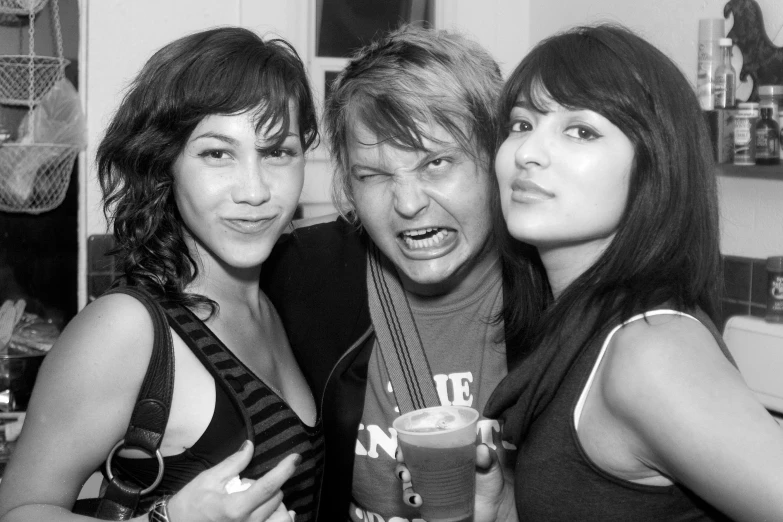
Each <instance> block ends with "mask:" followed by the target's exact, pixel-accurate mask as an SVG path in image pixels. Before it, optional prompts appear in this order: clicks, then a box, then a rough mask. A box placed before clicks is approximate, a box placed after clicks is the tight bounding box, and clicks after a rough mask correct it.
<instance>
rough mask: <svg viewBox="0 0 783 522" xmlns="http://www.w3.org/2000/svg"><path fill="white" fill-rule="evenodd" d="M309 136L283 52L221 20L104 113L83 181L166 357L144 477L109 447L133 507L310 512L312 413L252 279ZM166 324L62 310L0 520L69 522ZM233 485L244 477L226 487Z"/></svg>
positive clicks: (312, 133)
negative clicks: (66, 315)
mask: <svg viewBox="0 0 783 522" xmlns="http://www.w3.org/2000/svg"><path fill="white" fill-rule="evenodd" d="M317 136H318V132H317V127H316V116H315V111H314V105H313V99H312V95H311V93H310V88H309V85H308V80H307V76H306V73H305V70H304V66H303V64H302V62H301V60H300V59H299V56H298V55H297V53H296V51H295V50H294V49H293V48H292V47H291V46H290V45H289V44H288V43H286V42H284V41H282V40H267V41H264V40H263V39H261V38H260V37H259V36H258V35H256V34H255V33H253V32H252V31H249V30H247V29H241V28H231V27H226V28H218V29H212V30H208V31H203V32H200V33H196V34H192V35H189V36H186V37H183V38H181V39H179V40H176V41H174V42H172V43H170V44H169V45H167V46H165V47H164V48H162V49H161V50H160V51H158V52H157V53H156V54H155V55H153V57H152V58H151V59H150V60H149V61H148V62H147V64H146V65H145V66H144V68H143V69H142V70H141V72H140V73H139V75H138V77H137V78H136V79H135V80H134V82H133V83H132V84H131V86H130V89H129V91H128V92H127V95H126V96H125V98H124V99H123V100H122V103H121V104H120V107H119V109H118V111H117V113H116V114H115V115H114V118H113V120H112V122H111V123H110V125H109V126H108V129H107V131H106V135H105V137H104V139H103V141H102V142H101V145H100V147H99V149H98V154H97V156H98V157H97V164H98V178H99V181H100V183H101V187H102V189H103V194H104V203H105V211H106V213H107V216H108V218H109V221H110V223H111V224H113V229H114V239H115V250H114V255H115V259H116V266H117V269H118V271H119V272H120V273H121V274H122V278H121V281H120V283H121V284H122V285H124V287H130V288H134V289H136V290H135V291H136V292H143V293H144V294H146V295H147V296H149V297H151V298H152V299H154V300H155V301H157V302H158V303H160V305H161V307H162V308H163V309H164V310H165V313H166V314H167V316H168V323H169V325H170V331H171V337H172V339H173V352H174V369H175V372H174V383H173V393H172V398H171V407H170V413H169V416H168V422H167V424H166V425H165V432H164V433H163V437H162V442H161V444H160V450H159V452H160V454H162V460H163V463H164V473H163V475H162V477H161V480H160V483H159V484H158V483H157V482H156V475H158V474H159V469H160V468H159V464H158V460H157V459H156V458H155V457H154V456H152V455H147V454H145V453H142V452H139V451H138V449H135V448H133V447H126V446H124V445H122V444H119V445H118V446H117V447H119V448H120V449H119V451H118V452H117V453H116V456H114V459H113V463H114V466H113V467H115V468H116V470H115V474H116V475H117V476H121V477H122V478H123V480H124V481H125V483H126V484H129V485H130V486H133V487H138V488H147V489H152V491H149V492H148V494H147V495H145V496H144V497H142V499H141V504H140V507H139V509H137V510H136V518H134V519H133V520H148V519H149V520H172V521H174V522H185V521H200V520H237V521H239V520H242V521H245V520H248V521H262V520H269V521H275V522H282V521H290V520H291V514H290V513H289V510H293V511H295V512H296V520H297V521H304V520H312V519H313V518H314V513H315V508H316V502H317V491H318V485H319V480H320V478H319V474H320V469H321V463H322V461H323V456H322V451H323V440H322V435H321V431H320V422H317V419H316V406H315V403H314V401H313V398H312V395H311V394H310V391H309V388H308V386H307V383H306V382H305V379H304V376H303V375H302V373H301V371H300V370H299V367H298V365H297V363H296V360H295V359H294V356H293V354H292V352H291V349H290V346H289V344H288V340H287V337H286V333H285V331H284V330H283V326H282V324H281V322H280V319H279V317H278V316H277V312H276V311H275V309H274V307H273V306H272V304H271V302H270V301H269V300H268V299H267V297H266V296H265V295H264V293H263V292H261V291H260V289H259V277H260V272H261V265H262V263H264V261H265V260H266V259H267V257H268V256H269V253H270V252H271V250H272V247H273V246H274V244H275V242H276V241H277V239H278V238H279V236H280V235H281V234H282V233H283V231H284V230H286V228H287V227H288V226H289V225H290V222H291V219H292V217H293V215H294V211H295V209H296V205H297V203H298V201H299V195H300V192H301V189H302V184H303V180H304V164H305V158H304V155H305V152H306V151H307V149H308V148H309V147H310V146H311V145H312V144H313V143H314V141H315V140H316V139H317ZM168 330H169V328H168V325H165V324H164V325H163V326H162V331H157V330H155V329H154V327H153V321H152V320H151V316H150V314H149V313H148V312H147V309H146V308H145V305H144V304H142V302H141V301H140V300H137V299H136V298H134V297H132V296H131V295H126V294H123V293H110V294H109V295H105V296H102V297H99V298H98V299H97V300H96V301H94V302H93V303H91V304H89V305H88V306H87V307H86V308H85V309H84V310H83V311H82V312H81V313H79V314H78V315H77V316H76V317H75V318H74V320H73V321H72V322H71V323H70V324H69V325H68V327H67V328H66V329H65V331H64V332H63V334H62V336H61V337H60V338H59V340H58V341H57V343H56V344H55V345H54V347H53V348H52V350H51V352H50V353H49V354H48V355H47V357H46V360H45V362H44V364H43V366H42V368H41V371H40V373H39V375H38V381H37V383H36V386H35V390H34V392H33V397H32V400H31V402H30V406H29V409H28V411H27V416H26V420H25V424H24V428H23V431H22V434H21V436H20V439H19V441H18V445H17V447H16V450H15V451H14V453H13V456H12V459H11V462H10V464H9V465H8V468H7V469H6V471H5V474H4V476H3V481H2V486H0V506H1V507H0V515H2V520H3V522H11V521H16V520H33V519H35V520H63V521H65V520H85V518H82V517H81V516H79V515H75V514H73V513H71V509H72V506H73V505H74V502H75V500H76V498H77V495H78V494H79V490H80V488H81V487H82V484H84V482H85V481H86V480H87V478H88V477H89V476H90V474H91V473H92V472H93V471H94V470H96V469H97V468H98V467H99V466H101V465H102V463H103V462H104V461H105V460H106V459H107V456H109V455H112V454H114V451H115V450H116V449H117V447H115V445H116V444H118V441H120V440H122V439H123V435H124V433H125V432H126V429H127V427H128V423H129V421H130V419H131V412H132V410H133V407H134V403H135V402H136V398H137V395H138V394H139V389H140V388H141V385H142V380H143V379H144V376H145V372H146V371H147V367H148V365H149V364H150V358H151V353H152V346H153V338H155V337H159V336H161V335H163V336H167V335H169V331H168ZM159 385H160V384H159ZM134 418H135V417H134ZM112 448H114V449H112ZM237 475H239V477H241V479H240V478H238V477H237ZM236 482H241V483H244V484H245V487H246V488H248V489H247V490H246V491H234V489H235V488H229V489H227V486H229V485H230V484H236ZM154 484H158V485H157V486H154ZM236 489H240V490H241V489H243V487H242V486H241V484H240V485H239V487H238V488H236ZM150 501H154V504H153V505H152V506H151V509H152V511H151V512H149V514H146V513H145V507H144V506H147V507H146V509H150V507H149V503H150ZM148 516H149V518H148Z"/></svg>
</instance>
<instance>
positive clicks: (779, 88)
mask: <svg viewBox="0 0 783 522" xmlns="http://www.w3.org/2000/svg"><path fill="white" fill-rule="evenodd" d="M781 95H783V85H759V96H781Z"/></svg>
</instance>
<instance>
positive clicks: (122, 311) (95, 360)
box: [47, 294, 154, 370]
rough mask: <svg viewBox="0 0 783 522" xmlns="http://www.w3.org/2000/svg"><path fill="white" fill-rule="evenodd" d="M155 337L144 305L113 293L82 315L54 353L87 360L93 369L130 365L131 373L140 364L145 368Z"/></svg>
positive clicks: (77, 318) (66, 331) (80, 314)
mask: <svg viewBox="0 0 783 522" xmlns="http://www.w3.org/2000/svg"><path fill="white" fill-rule="evenodd" d="M153 338H154V332H153V326H152V318H151V317H150V315H149V312H147V309H146V308H145V306H144V305H143V304H142V303H141V302H139V301H138V300H137V299H135V298H133V297H131V296H129V295H125V294H111V295H106V296H102V297H99V298H98V299H96V300H95V301H94V302H92V303H90V304H88V305H87V306H86V307H85V308H84V309H83V310H82V311H81V312H79V314H77V315H76V317H74V318H73V320H72V321H71V322H70V323H69V324H68V326H67V327H66V328H65V330H64V331H63V333H62V334H61V335H60V338H59V339H58V340H57V343H55V346H54V347H53V349H52V350H53V352H54V353H63V356H66V357H68V358H71V357H75V358H77V359H79V360H82V359H83V358H88V359H89V360H90V361H91V365H92V366H94V367H95V366H100V367H102V368H104V369H106V368H108V367H123V366H124V365H126V364H127V365H129V366H125V368H126V369H128V370H130V369H132V368H133V367H135V366H138V365H139V361H141V364H142V366H141V367H142V368H146V364H147V361H148V360H149V354H150V353H151V352H152V342H153ZM55 349H56V350H55ZM48 358H49V357H48V356H47V359H48Z"/></svg>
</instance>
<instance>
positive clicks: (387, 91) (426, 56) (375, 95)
mask: <svg viewBox="0 0 783 522" xmlns="http://www.w3.org/2000/svg"><path fill="white" fill-rule="evenodd" d="M502 82H503V80H502V76H501V74H500V69H499V67H498V65H497V63H496V62H495V61H494V60H493V59H492V57H491V56H490V55H489V53H488V52H487V51H486V50H485V49H483V48H482V47H481V46H480V45H479V44H477V43H476V42H474V41H472V40H470V39H468V38H466V37H464V36H462V35H460V34H457V33H454V32H449V31H444V30H433V29H423V28H419V27H415V26H403V27H401V28H400V29H397V30H395V31H392V32H390V33H388V34H386V35H385V36H383V37H381V38H379V39H377V40H375V41H374V42H372V43H371V44H369V45H367V46H365V47H364V48H362V49H360V50H359V51H357V53H356V54H355V55H354V56H353V57H352V58H351V60H350V62H349V63H348V65H347V66H346V68H345V69H344V70H343V71H342V72H341V73H340V74H339V75H338V76H337V78H336V79H335V80H334V83H333V84H332V91H331V95H330V96H329V98H328V100H327V102H326V107H325V110H324V124H325V128H326V135H327V137H328V143H329V148H330V152H331V155H332V161H333V163H334V169H335V173H334V178H333V181H332V199H333V202H334V204H335V206H336V208H337V209H338V211H339V212H340V213H341V214H342V215H343V216H344V217H346V218H348V219H349V220H352V221H355V217H354V216H353V215H352V210H353V207H354V200H353V194H352V190H351V185H350V177H349V170H348V153H347V148H348V137H349V135H350V128H351V127H350V126H351V125H356V124H358V123H362V124H363V125H365V126H367V128H368V129H369V130H370V131H372V132H374V133H376V134H377V135H378V136H379V137H381V138H383V139H389V140H391V141H392V142H394V143H396V144H398V145H399V146H400V147H401V148H405V149H410V150H426V148H425V146H424V144H423V139H424V138H427V139H432V137H431V136H428V135H427V134H426V133H425V132H424V131H423V125H438V126H440V127H443V128H444V129H445V130H446V131H448V132H449V134H451V135H452V137H453V138H454V139H455V140H456V141H457V143H458V144H459V145H460V146H461V147H462V148H463V150H464V151H465V152H467V153H468V154H470V155H471V156H472V157H474V158H475V159H476V160H477V162H480V163H481V164H483V165H484V166H485V167H486V171H487V173H488V174H491V165H492V161H493V158H494V154H495V147H496V143H497V141H496V140H497V135H498V132H499V128H498V121H497V115H496V102H497V100H498V97H499V94H500V90H501V87H502Z"/></svg>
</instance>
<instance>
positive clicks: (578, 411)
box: [574, 310, 699, 429]
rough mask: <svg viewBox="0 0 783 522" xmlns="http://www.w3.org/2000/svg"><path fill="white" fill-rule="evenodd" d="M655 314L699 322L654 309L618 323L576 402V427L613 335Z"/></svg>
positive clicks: (684, 315)
mask: <svg viewBox="0 0 783 522" xmlns="http://www.w3.org/2000/svg"><path fill="white" fill-rule="evenodd" d="M654 315H680V316H683V317H689V318H690V319H693V320H694V321H696V322H699V320H698V319H696V318H695V317H693V316H692V315H688V314H686V313H683V312H679V311H677V310H652V311H650V312H645V313H642V314H639V315H635V316H633V317H631V318H630V319H628V320H627V321H625V322H624V323H622V324H618V325H617V326H615V327H614V328H612V331H611V332H609V335H607V336H606V339H605V340H604V344H603V346H601V351H600V352H599V353H598V357H597V358H596V360H595V364H594V365H593V370H592V371H591V372H590V377H589V378H588V379H587V384H585V387H584V389H583V390H582V394H581V395H580V396H579V401H578V402H577V403H576V407H575V408H574V428H577V429H578V428H579V417H580V416H581V415H582V409H583V408H584V406H585V401H586V400H587V394H588V393H589V392H590V387H591V386H592V385H593V379H594V378H595V374H596V372H597V371H598V366H600V364H601V361H602V360H603V358H604V354H605V353H606V348H607V346H609V343H610V342H611V340H612V337H614V334H615V333H616V332H617V330H619V329H620V328H622V327H623V326H625V325H627V324H629V323H632V322H634V321H638V320H639V319H642V318H644V317H651V316H654Z"/></svg>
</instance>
